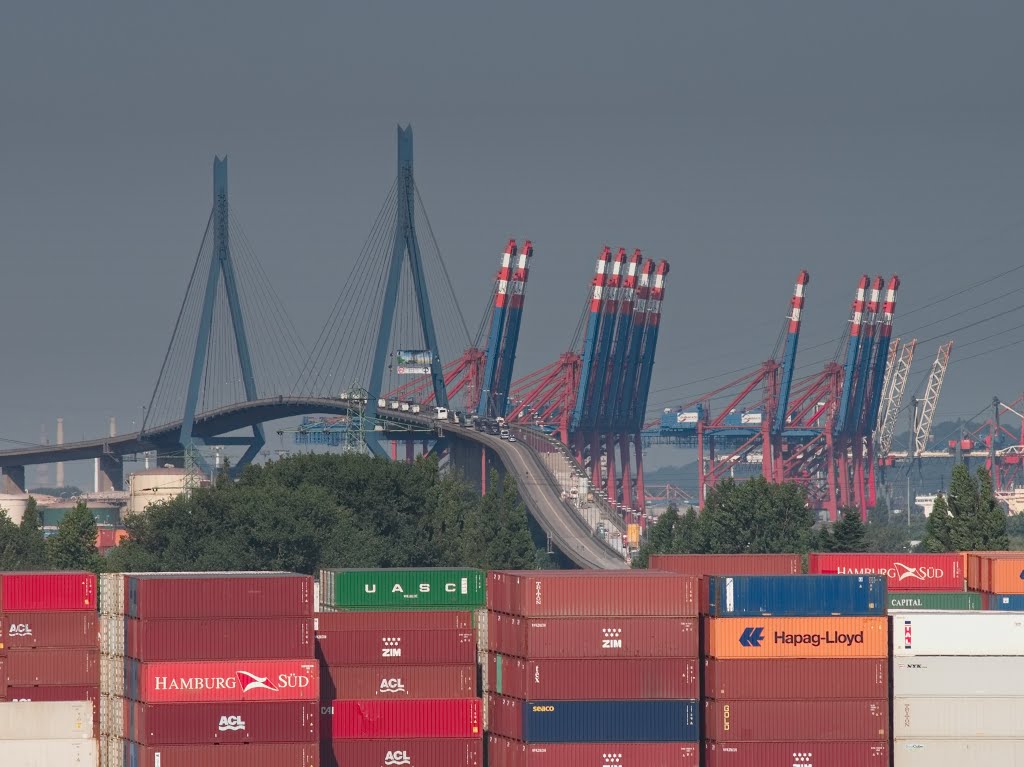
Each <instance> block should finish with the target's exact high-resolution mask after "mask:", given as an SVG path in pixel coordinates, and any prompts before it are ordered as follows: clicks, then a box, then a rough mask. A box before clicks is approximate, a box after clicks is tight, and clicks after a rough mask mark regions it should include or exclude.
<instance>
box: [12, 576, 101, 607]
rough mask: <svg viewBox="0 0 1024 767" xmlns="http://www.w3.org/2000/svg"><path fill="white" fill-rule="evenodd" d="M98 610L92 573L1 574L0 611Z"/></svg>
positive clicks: (94, 580)
mask: <svg viewBox="0 0 1024 767" xmlns="http://www.w3.org/2000/svg"><path fill="white" fill-rule="evenodd" d="M95 609H96V576H95V575H94V574H93V573H86V572H54V573H45V572H40V573H0V612H5V613H6V612H29V611H37V610H47V611H48V610H95Z"/></svg>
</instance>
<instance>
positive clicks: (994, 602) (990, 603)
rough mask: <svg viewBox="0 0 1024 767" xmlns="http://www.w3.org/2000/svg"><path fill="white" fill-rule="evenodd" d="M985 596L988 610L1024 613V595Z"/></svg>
mask: <svg viewBox="0 0 1024 767" xmlns="http://www.w3.org/2000/svg"><path fill="white" fill-rule="evenodd" d="M979 596H980V595H979ZM984 596H985V609H986V610H1009V611H1011V612H1024V594H985V595H984Z"/></svg>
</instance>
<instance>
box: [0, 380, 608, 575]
mask: <svg viewBox="0 0 1024 767" xmlns="http://www.w3.org/2000/svg"><path fill="white" fill-rule="evenodd" d="M348 413H349V407H348V403H347V402H345V401H344V400H341V399H332V398H326V397H284V396H279V397H269V398H266V399H259V400H252V401H251V402H242V403H239V404H236V405H229V406H227V407H222V408H219V409H216V410H211V411H209V412H206V413H203V414H201V415H198V416H196V419H195V427H194V429H193V434H194V435H195V436H197V437H203V438H213V437H216V436H218V435H223V434H228V433H230V432H233V431H236V430H238V429H243V428H246V427H249V426H252V425H254V424H257V423H266V422H268V421H276V420H278V419H281V418H290V417H294V416H301V415H313V414H322V415H347V414H348ZM378 419H379V420H381V421H384V423H385V429H387V425H388V424H391V425H393V426H392V428H393V429H396V430H397V429H403V430H408V429H410V428H412V429H415V430H417V431H433V432H437V431H438V427H440V432H441V433H443V434H444V435H445V436H446V437H449V438H451V439H458V440H466V441H469V442H473V443H476V444H478V445H480V446H482V447H486V448H488V449H490V450H492V451H493V452H494V453H495V454H496V455H497V456H498V457H499V458H500V459H501V462H502V463H503V464H504V466H505V468H506V469H507V470H508V471H510V472H512V474H513V475H514V476H515V477H516V479H517V483H518V486H519V494H520V496H521V497H522V499H523V501H524V502H525V504H526V508H527V510H528V511H529V512H530V514H532V515H533V518H534V519H535V520H536V521H537V523H538V524H539V525H540V526H541V529H543V530H544V532H545V533H547V534H548V536H550V538H551V541H552V543H554V544H555V546H557V547H558V549H559V550H560V551H562V552H563V553H564V554H565V555H566V556H567V557H568V558H569V559H570V560H572V561H573V562H574V563H575V564H577V565H578V566H580V567H583V568H586V569H608V570H610V569H622V568H625V567H626V563H625V561H624V560H623V559H622V558H621V557H620V556H619V555H618V554H616V553H615V552H614V551H613V550H612V549H611V548H610V547H609V546H607V545H606V544H604V543H603V542H602V541H600V540H599V539H597V538H596V537H595V536H594V535H593V534H592V533H591V531H590V528H589V527H588V526H587V524H586V522H585V521H584V520H583V519H582V518H581V517H580V516H579V514H577V513H576V510H575V509H574V508H573V507H572V506H571V505H570V504H569V503H568V502H567V501H565V500H563V499H562V495H561V490H560V488H559V487H558V483H557V482H556V481H555V479H554V477H552V476H551V474H550V473H549V472H548V470H547V468H546V467H545V466H544V465H543V464H542V463H541V461H540V459H539V457H538V456H537V454H536V453H535V452H534V451H533V450H532V449H531V448H530V447H529V446H527V445H526V444H524V443H523V442H515V443H509V442H507V441H505V440H502V439H500V438H498V437H496V436H493V435H490V434H483V433H481V432H479V431H477V430H475V429H466V428H459V427H451V426H450V425H449V424H448V423H447V422H442V423H440V424H438V423H437V422H435V421H433V420H431V419H430V418H429V417H427V416H424V415H419V414H414V413H408V412H401V411H393V410H386V411H381V412H380V413H379V414H378ZM180 431H181V421H180V420H178V421H174V422H171V423H168V424H163V425H161V426H159V427H156V428H154V429H150V430H147V431H145V432H132V433H130V434H123V435H120V436H117V437H103V438H101V439H94V440H85V441H82V442H68V443H65V444H63V445H39V446H31V447H18V448H14V449H11V450H2V451H0V468H7V467H15V466H18V467H24V466H28V465H33V464H38V463H55V462H57V461H83V460H89V459H94V458H109V457H112V456H124V455H131V454H134V453H140V452H143V451H146V450H156V451H157V454H158V455H159V454H160V453H161V452H167V453H170V452H174V451H180V450H181V448H180V446H179V445H178V442H177V440H178V434H179V433H180ZM535 479H536V480H539V481H534V480H535Z"/></svg>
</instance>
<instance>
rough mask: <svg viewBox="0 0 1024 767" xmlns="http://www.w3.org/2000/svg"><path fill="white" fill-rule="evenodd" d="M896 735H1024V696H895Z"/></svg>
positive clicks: (894, 717) (975, 736)
mask: <svg viewBox="0 0 1024 767" xmlns="http://www.w3.org/2000/svg"><path fill="white" fill-rule="evenodd" d="M892 719H893V722H892V730H893V735H894V737H896V738H899V739H902V740H906V739H908V738H1024V697H1020V698H959V697H957V698H904V697H900V696H898V695H897V696H895V697H893V701H892Z"/></svg>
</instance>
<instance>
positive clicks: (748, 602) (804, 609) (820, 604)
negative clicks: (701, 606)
mask: <svg viewBox="0 0 1024 767" xmlns="http://www.w3.org/2000/svg"><path fill="white" fill-rule="evenodd" d="M885 581H886V579H885V577H884V576H880V575H741V576H732V575H720V576H711V577H709V578H708V615H713V616H716V617H724V618H729V617H744V616H758V615H775V616H804V617H809V616H816V615H885V611H886V588H885Z"/></svg>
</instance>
